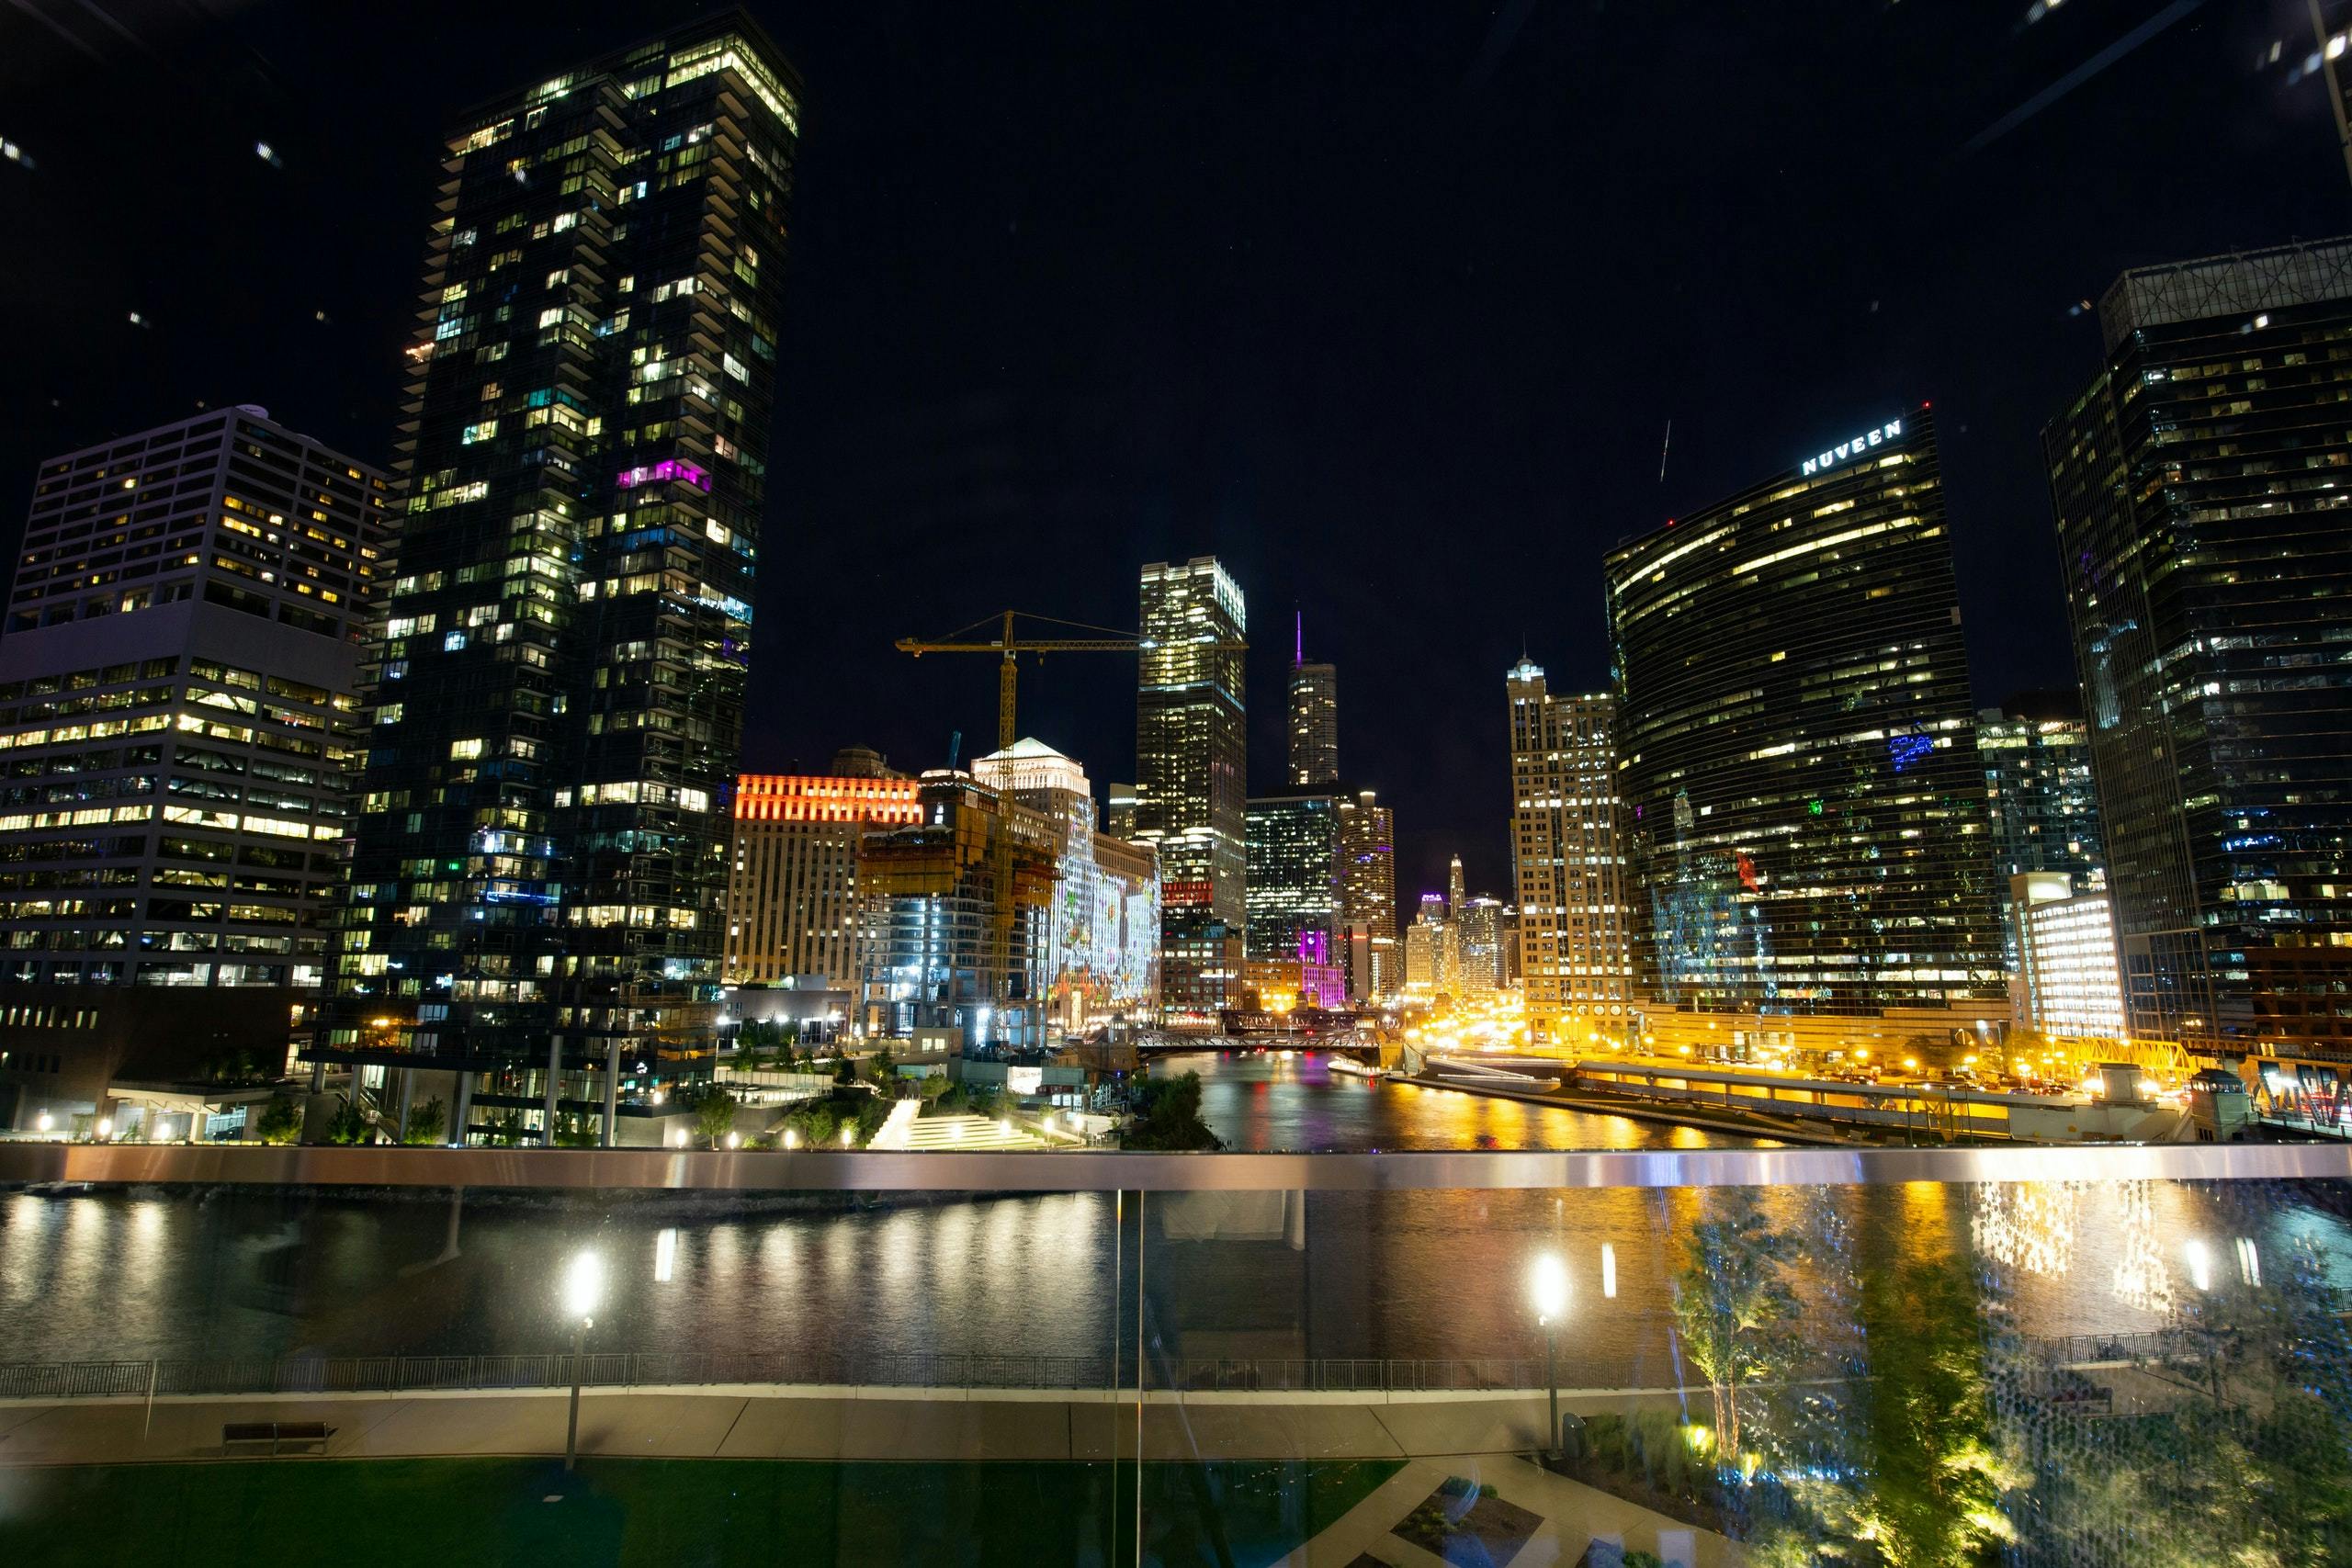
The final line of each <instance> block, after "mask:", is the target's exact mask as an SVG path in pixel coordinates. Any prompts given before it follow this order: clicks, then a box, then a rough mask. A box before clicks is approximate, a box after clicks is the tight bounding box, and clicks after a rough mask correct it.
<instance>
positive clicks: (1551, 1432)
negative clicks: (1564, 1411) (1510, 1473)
mask: <svg viewBox="0 0 2352 1568" xmlns="http://www.w3.org/2000/svg"><path fill="white" fill-rule="evenodd" d="M1527 1288H1528V1295H1529V1297H1530V1299H1531V1300H1532V1302H1533V1303H1534V1306H1535V1320H1536V1322H1538V1323H1540V1324H1542V1325H1544V1390H1545V1392H1546V1393H1547V1395H1548V1399H1549V1409H1550V1413H1551V1424H1550V1425H1549V1426H1548V1427H1545V1428H1544V1451H1545V1452H1547V1453H1550V1452H1555V1451H1557V1450H1558V1449H1559V1446H1560V1373H1559V1362H1558V1359H1557V1356H1556V1354H1555V1352H1556V1350H1557V1348H1558V1346H1559V1337H1560V1319H1561V1318H1563V1317H1565V1316H1566V1315H1567V1311H1568V1266H1567V1265H1566V1263H1563V1262H1562V1261H1561V1260H1560V1255H1559V1254H1558V1253H1556V1252H1544V1253H1539V1254H1537V1255H1536V1258H1535V1267H1534V1269H1532V1271H1531V1272H1530V1273H1529V1275H1528V1280H1527Z"/></svg>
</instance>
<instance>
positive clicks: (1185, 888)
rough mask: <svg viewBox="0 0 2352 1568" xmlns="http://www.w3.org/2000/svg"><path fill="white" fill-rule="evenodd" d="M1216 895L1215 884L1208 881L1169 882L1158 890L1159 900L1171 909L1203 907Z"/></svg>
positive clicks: (1214, 899)
mask: <svg viewBox="0 0 2352 1568" xmlns="http://www.w3.org/2000/svg"><path fill="white" fill-rule="evenodd" d="M1159 899H1160V902H1161V903H1163V904H1165V905H1167V906H1168V907H1169V908H1171V909H1205V908H1208V907H1209V906H1210V905H1211V904H1212V903H1214V902H1216V884H1215V883H1214V882H1208V881H1194V882H1170V883H1166V884H1164V885H1162V886H1161V887H1160V890H1159Z"/></svg>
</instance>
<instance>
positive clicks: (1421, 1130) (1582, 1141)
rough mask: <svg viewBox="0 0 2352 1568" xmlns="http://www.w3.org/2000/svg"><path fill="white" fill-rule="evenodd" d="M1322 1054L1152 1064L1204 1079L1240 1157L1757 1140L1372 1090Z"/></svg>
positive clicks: (1212, 1122) (1447, 1094)
mask: <svg viewBox="0 0 2352 1568" xmlns="http://www.w3.org/2000/svg"><path fill="white" fill-rule="evenodd" d="M1332 1061H1333V1057H1332V1056H1331V1055H1329V1053H1326V1052H1321V1051H1301V1052H1296V1053H1295V1054H1292V1055H1281V1054H1279V1053H1275V1052H1264V1051H1224V1052H1219V1051H1202V1052H1197V1053H1190V1052H1188V1053H1185V1054H1183V1055H1168V1056H1160V1057H1156V1058H1154V1060H1153V1062H1152V1065H1151V1071H1152V1074H1153V1076H1155V1077H1172V1076H1174V1075H1177V1074H1180V1073H1186V1072H1196V1073H1199V1074H1200V1075H1201V1118H1202V1120H1203V1121H1204V1122H1207V1123H1208V1124H1209V1130H1210V1131H1212V1132H1214V1133H1215V1134H1216V1135H1217V1136H1218V1137H1220V1138H1223V1139H1224V1140H1225V1144H1226V1147H1227V1148H1229V1149H1234V1150H1238V1151H1240V1152H1242V1153H1246V1154H1267V1153H1294V1152H1304V1153H1313V1154H1324V1153H1329V1152H1330V1151H1332V1150H1337V1149H1703V1148H1723V1147H1726V1146H1733V1147H1749V1146H1754V1145H1756V1144H1757V1143H1758V1142H1759V1140H1757V1139H1750V1138H1735V1137H1725V1136H1723V1135H1721V1134H1706V1133H1701V1132H1698V1131H1695V1130H1693V1129H1691V1128H1688V1127H1672V1126H1668V1125H1665V1124H1663V1123H1660V1122H1635V1121H1632V1120H1629V1119H1628V1118H1626V1117H1623V1116H1610V1115H1600V1114H1595V1113H1594V1112H1591V1111H1565V1110H1560V1109H1556V1108H1555V1107H1553V1106H1548V1105H1530V1104H1528V1103H1527V1102H1526V1101H1524V1100H1496V1099H1492V1098H1490V1097H1488V1096H1486V1095H1480V1094H1465V1093H1464V1092H1463V1091H1461V1090H1459V1089H1424V1088H1421V1087H1419V1085H1415V1084H1408V1083H1394V1084H1391V1083H1380V1084H1374V1083H1368V1082H1366V1081H1365V1080H1363V1078H1358V1077H1348V1076H1347V1075H1345V1074H1343V1073H1334V1072H1333V1071H1331V1063H1332Z"/></svg>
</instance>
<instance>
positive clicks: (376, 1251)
mask: <svg viewBox="0 0 2352 1568" xmlns="http://www.w3.org/2000/svg"><path fill="white" fill-rule="evenodd" d="M1156 1070H1158V1071H1162V1072H1181V1071H1185V1070H1195V1071H1200V1072H1201V1073H1202V1074H1203V1079H1204V1094H1203V1108H1204V1115H1205V1116H1206V1118H1207V1120H1208V1121H1209V1122H1210V1123H1211V1125H1212V1126H1213V1128H1214V1129H1215V1130H1216V1132H1217V1134H1219V1136H1221V1137H1222V1138H1224V1139H1225V1141H1226V1143H1227V1145H1228V1146H1229V1147H1232V1148H1236V1149H1241V1150H1260V1149H1266V1150H1274V1149H1374V1148H1378V1149H1411V1148H1460V1147H1464V1146H1472V1147H1492V1148H1523V1147H1581V1148H1645V1147H1646V1148H1655V1147H1699V1146H1705V1145H1707V1144H1708V1143H1709V1142H1710V1141H1711V1140H1710V1139H1709V1138H1708V1137H1707V1136H1706V1135H1704V1134H1699V1133H1696V1132H1692V1131H1690V1130H1687V1129H1679V1128H1673V1127H1666V1126H1659V1125H1653V1124H1645V1123H1639V1122H1627V1121H1625V1120H1623V1119H1622V1118H1618V1117H1613V1116H1606V1115H1593V1114H1588V1113H1585V1112H1580V1111H1558V1110H1553V1109H1550V1108H1547V1107H1539V1106H1531V1105H1524V1104H1520V1103H1518V1102H1514V1101H1505V1100H1486V1099H1482V1098H1479V1097H1476V1096H1470V1095H1464V1094H1457V1093H1452V1092H1448V1091H1442V1090H1430V1089H1411V1088H1408V1087H1406V1086H1398V1085H1383V1086H1378V1087H1374V1086H1370V1085H1367V1084H1365V1083H1363V1081H1361V1080H1359V1079H1353V1078H1348V1077H1334V1076H1332V1075H1331V1074H1330V1073H1329V1071H1328V1065H1327V1061H1326V1059H1325V1058H1323V1057H1321V1056H1320V1055H1304V1056H1295V1057H1293V1058H1291V1059H1290V1060H1287V1061H1284V1060H1283V1059H1281V1058H1279V1057H1271V1056H1262V1055H1222V1056H1221V1055H1216V1054H1214V1053H1206V1054H1203V1055H1199V1056H1186V1057H1181V1058H1175V1059H1171V1060H1170V1061H1168V1062H1166V1063H1164V1064H1161V1065H1160V1066H1159V1067H1158V1068H1156ZM1714 1201H1717V1200H1713V1199H1710V1198H1708V1197H1707V1196H1706V1195H1704V1194H1702V1193H1700V1192H1698V1191H1695V1190H1687V1189H1676V1190H1634V1189H1622V1190H1566V1191H1559V1192H1554V1191H1544V1190H1504V1191H1401V1192H1314V1193H1308V1194H1306V1195H1304V1196H1301V1195H1297V1194H1283V1193H1269V1194H1242V1195H1239V1196H1238V1198H1237V1197H1228V1196H1225V1195H1218V1194H1180V1195H1155V1196H1152V1197H1150V1198H1148V1199H1147V1200H1143V1201H1141V1203H1140V1207H1141V1208H1142V1209H1143V1211H1144V1214H1145V1224H1144V1225H1143V1228H1142V1230H1141V1233H1140V1234H1141V1240H1140V1243H1139V1242H1138V1215H1137V1210H1138V1207H1139V1202H1138V1200H1137V1198H1136V1195H1134V1194H1126V1195H1124V1196H1121V1195H1116V1194H1104V1193H1075V1194H1071V1193H1063V1194H1047V1195H1042V1196H1040V1195H1009V1196H989V1195H975V1196H971V1197H964V1196H958V1195H953V1194H924V1195H910V1196H908V1197H905V1198H898V1197H893V1196H890V1195H879V1196H846V1197H837V1196H817V1195H799V1194H789V1193H768V1192H743V1193H731V1194H725V1195H718V1196H711V1195H700V1194H697V1195H665V1194H614V1195H608V1196H602V1197H591V1198H567V1199H560V1200H559V1199H553V1198H548V1197H542V1196H537V1195H533V1194H528V1193H496V1192H474V1193H470V1194H467V1195H465V1196H463V1197H459V1196H458V1195H456V1194H451V1193H447V1192H442V1193H435V1192H430V1191H424V1192H417V1191H407V1192H398V1193H385V1192H373V1193H359V1192H355V1193H325V1192H320V1191H315V1190H243V1189H238V1190H230V1189H224V1190H210V1191H200V1192H195V1193H190V1192H185V1191H164V1190H130V1191H119V1192H118V1191H108V1192H105V1193H102V1194H99V1195H96V1196H90V1197H83V1198H44V1197H39V1196H33V1195H28V1194H17V1195H6V1196H0V1323H5V1324H6V1326H7V1339H6V1347H5V1348H0V1359H9V1360H59V1359H76V1360H79V1359H148V1358H151V1357H153V1358H165V1359H199V1358H207V1357H225V1356H277V1355H291V1354H331V1355H373V1354H428V1353H429V1354H461V1353H500V1352H530V1351H540V1350H547V1349H551V1348H556V1347H557V1345H558V1343H559V1341H560V1337H562V1334H563V1325H561V1323H560V1321H559V1319H558V1317H557V1314H556V1311H555V1295H554V1292H555V1281H556V1280H557V1279H558V1277H559V1275H560V1271H561V1269H562V1266H563V1262H564V1260H565V1258H566V1257H567V1256H568V1255H569V1254H570V1253H571V1251H573V1250H574V1249H576V1248H578V1247H582V1246H583V1245H594V1246H595V1247H598V1248H599V1249H601V1250H602V1251H603V1252H604V1253H605V1255H606V1258H607V1260H608V1263H609V1266H610V1272H611V1276H612V1286H611V1296H610V1299H609V1301H608V1302H607V1303H606V1304H605V1308H604V1309H603V1310H602V1311H600V1312H599V1313H598V1314H597V1321H596V1328H595V1334H594V1343H595V1346H596V1347H597V1348H605V1349H612V1350H623V1349H626V1350H663V1349H711V1350H722V1351H730V1352H732V1351H763V1352H775V1353H779V1354H783V1355H786V1356H789V1357H794V1358H801V1359H806V1360H807V1362H808V1364H809V1367H810V1369H811V1375H812V1376H814V1375H821V1374H825V1373H828V1372H830V1371H832V1370H833V1369H836V1368H838V1367H839V1366H841V1365H842V1364H843V1358H853V1359H854V1357H855V1356H857V1355H860V1354H872V1353H899V1352H907V1353H919V1352H929V1351H944V1352H950V1353H1016V1354H1031V1353H1034V1354H1040V1355H1059V1356H1079V1357H1106V1356H1107V1355H1108V1354H1109V1352H1110V1349H1111V1348H1112V1347H1113V1346H1114V1345H1118V1346H1120V1347H1122V1348H1123V1349H1124V1350H1125V1355H1124V1357H1123V1360H1124V1362H1125V1370H1124V1371H1122V1373H1121V1375H1122V1376H1123V1377H1125V1376H1131V1375H1132V1355H1133V1352H1132V1344H1133V1339H1134V1334H1135V1319H1134V1308H1133V1305H1132V1303H1133V1299H1134V1293H1135V1274H1136V1253H1137V1250H1138V1246H1139V1245H1140V1247H1141V1250H1142V1251H1143V1253H1144V1267H1145V1271H1146V1280H1147V1284H1148V1290H1147V1292H1146V1295H1147V1297H1148V1303H1149V1311H1150V1320H1149V1322H1150V1328H1151V1336H1150V1337H1151V1339H1152V1341H1153V1343H1154V1344H1155V1345H1156V1347H1157V1348H1156V1350H1155V1351H1154V1359H1155V1364H1158V1362H1159V1360H1160V1359H1182V1358H1206V1357H1229V1358H1255V1359H1293V1358H1301V1357H1382V1358H1466V1357H1526V1356H1531V1355H1536V1354H1540V1351H1541V1344H1542V1341H1541V1338H1540V1337H1539V1335H1538V1333H1537V1330H1536V1327H1535V1325H1534V1324H1533V1322H1532V1317H1531V1314H1530V1313H1529V1310H1528V1308H1527V1306H1526V1304H1525V1303H1526V1280H1527V1278H1528V1273H1529V1269H1530V1265H1531V1262H1532V1259H1533V1258H1535V1257H1536V1256H1537V1255H1538V1254H1540V1253H1543V1252H1546V1251H1554V1252H1557V1253H1558V1254H1559V1255H1560V1256H1561V1257H1562V1258H1564V1259H1565V1261H1566V1265H1567V1269H1568V1272H1569V1275H1570V1280H1571V1288H1572V1292H1573V1301H1574V1305H1573V1307H1572V1308H1571V1312H1570V1331H1569V1332H1568V1334H1567V1335H1566V1337H1564V1339H1563V1342H1562V1347H1561V1355H1562V1375H1563V1378H1564V1380H1565V1381H1566V1382H1569V1383H1571V1384H1581V1385H1583V1386H1609V1387H1623V1386H1630V1385H1635V1384H1645V1383H1646V1384H1656V1383H1660V1382H1675V1381H1678V1380H1679V1363H1678V1360H1677V1357H1676V1352H1675V1345H1674V1342H1673V1337H1672V1335H1671V1334H1670V1332H1669V1325H1670V1323H1671V1317H1672V1310H1671V1302H1672V1299H1673V1291H1674V1280H1675V1276H1676V1274H1677V1272H1678V1271H1679V1269H1682V1268H1683V1266H1684V1261H1685V1258H1686V1255H1687V1253H1686V1248H1687V1238H1688V1237H1689V1235H1691V1230H1692V1227H1693V1226H1694V1225H1695V1224H1697V1223H1698V1222H1699V1221H1700V1220H1701V1219H1702V1218H1703V1217H1705V1215H1706V1214H1707V1213H1709V1212H1710V1210H1709V1205H1710V1204H1711V1203H1712V1202H1714ZM2340 1209H2341V1205H2340V1202H2339V1201H2338V1200H2337V1196H2336V1195H2335V1194H2327V1193H2320V1194H2316V1195H2315V1194H2312V1193H2309V1192H2305V1191H2302V1190H2296V1189H2292V1188H2287V1187H2283V1186H2280V1185H2278V1184H2269V1183H2235V1184H2188V1183H2166V1182H2151V1183H2120V1184H2070V1185H2054V1186H2046V1187H2036V1188H2032V1189H2012V1188H2001V1189H1991V1188H1959V1187H1941V1186H1936V1185H1932V1184H1927V1183H1914V1184H1910V1185H1905V1186H1895V1187H1882V1188H1830V1189H1811V1190H1806V1189H1796V1190H1775V1191H1772V1192H1770V1194H1768V1196H1767V1211H1768V1213H1769V1214H1770V1217H1771V1220H1772V1222H1773V1224H1776V1225H1777V1226H1779V1227H1781V1229H1783V1230H1786V1231H1788V1232H1790V1233H1792V1235H1796V1236H1798V1237H1800V1238H1802V1240H1803V1243H1804V1248H1805V1253H1806V1258H1805V1261H1804V1264H1803V1265H1802V1266H1801V1267H1800V1268H1799V1269H1796V1270H1794V1271H1793V1274H1792V1280H1793V1283H1794V1284H1795V1286H1796V1288H1797V1290H1798V1292H1799V1294H1800V1296H1801V1298H1802V1299H1803V1300H1804V1303H1805V1308H1806V1318H1807V1321H1808V1325H1809V1329H1810V1330H1811V1331H1813V1332H1815V1333H1817V1334H1820V1335H1825V1336H1834V1335H1837V1334H1841V1333H1848V1332H1850V1324H1851V1321H1852V1317H1853V1304H1852V1303H1853V1297H1854V1295H1855V1293H1856V1292H1857V1291H1858V1289H1859V1280H1860V1278H1861V1277H1862V1276H1863V1275H1864V1274H1866V1273H1869V1272H1871V1270H1874V1269H1886V1268H1889V1267H1892V1266H1893V1265H1894V1264H1896V1263H1899V1262H1901V1261H1903V1260H1905V1259H1916V1258H1928V1257H1934V1256H1940V1255H1943V1254H1946V1253H1951V1252H1960V1253H1964V1254H1967V1255H1969V1256H1970V1257H1971V1258H1973V1260H1974V1261H1975V1263H1976V1264H1977V1265H1978V1268H1977V1270H1976V1274H1977V1278H1978V1279H1979V1280H1980V1285H1981V1289H1982V1291H1983V1297H1982V1301H1981V1303H1980V1305H1981V1307H1982V1309H1983V1310H1984V1312H1985V1314H1986V1318H1987V1321H1988V1322H1989V1321H1994V1320H1996V1319H1999V1320H2005V1321H2008V1322H2011V1323H2014V1324H2015V1325H2016V1326H2017V1327H2018V1329H2020V1330H2021V1331H2023V1332H2025V1333H2027V1334H2029V1335H2050V1334H2062V1333H2086V1334H2110V1333H2120V1332H2129V1331H2131V1330H2137V1329H2145V1328H2152V1327H2155V1326H2158V1325H2161V1324H2163V1323H2164V1322H2165V1320H2166V1317H2167V1315H2168V1313H2169V1312H2170V1311H2171V1309H2172V1308H2173V1307H2174V1306H2176V1305H2177V1304H2179V1303H2183V1302H2184V1301H2187V1300H2189V1299H2191V1298H2192V1297H2193V1295H2194V1293H2195V1292H2196V1291H2197V1285H2196V1282H2195V1277H2196V1276H2197V1275H2198V1274H2199V1268H2198V1267H2196V1266H2193V1265H2192V1262H2191V1256H2192V1249H2191V1247H2190V1244H2191V1243H2192V1242H2194V1243H2197V1244H2199V1245H2200V1246H2201V1247H2202V1248H2203V1251H2202V1253H2201V1258H2202V1259H2203V1263H2202V1274H2203V1276H2204V1277H2205V1278H2206V1279H2207V1281H2208V1283H2209V1284H2211V1283H2212V1280H2211V1276H2212V1275H2213V1274H2214V1273H2215V1272H2216V1271H2219V1272H2221V1273H2222V1275H2224V1276H2225V1278H2224V1279H2223V1280H2222V1283H2223V1284H2228V1283H2229V1282H2231V1281H2232V1280H2237V1279H2238V1276H2239V1274H2240V1273H2241V1272H2242V1271H2243V1269H2245V1264H2244V1263H2243V1262H2242V1261H2240V1259H2241V1258H2244V1257H2245V1252H2244V1250H2242V1249H2240V1248H2239V1247H2238V1246H2237V1243H2238V1241H2239V1239H2240V1238H2241V1237H2243V1238H2245V1241H2246V1242H2247V1244H2248V1247H2250V1248H2251V1249H2252V1256H2253V1258H2254V1259H2255V1261H2256V1267H2257V1268H2258V1269H2259V1273H2260V1277H2261V1278H2262V1279H2263V1280H2264V1281H2265V1283H2266V1288H2267V1289H2269V1290H2271V1291H2273V1292H2276V1291H2278V1290H2280V1289H2282V1288H2283V1289H2286V1290H2290V1291H2294V1290H2301V1291H2304V1292H2307V1293H2308V1292H2312V1286H2313V1283H2314V1282H2315V1281H2319V1280H2325V1281H2328V1282H2330V1283H2333V1284H2334V1285H2335V1286H2337V1287H2343V1286H2346V1285H2352V1266H2347V1259H2352V1235H2348V1234H2347V1231H2346V1225H2345V1224H2344V1222H2343V1220H2342V1219H2341V1218H2339V1217H2338V1216H2339V1213H2340ZM1604 1249H1605V1252H1604ZM665 1258H666V1259H667V1261H666V1264H665V1262H664V1259H665ZM1604 1258H1605V1259H1606V1260H1605V1261H1604ZM2298 1281H2300V1282H2298ZM2217 1288H2218V1287H2217ZM1114 1303H1119V1304H1117V1305H1114Z"/></svg>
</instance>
